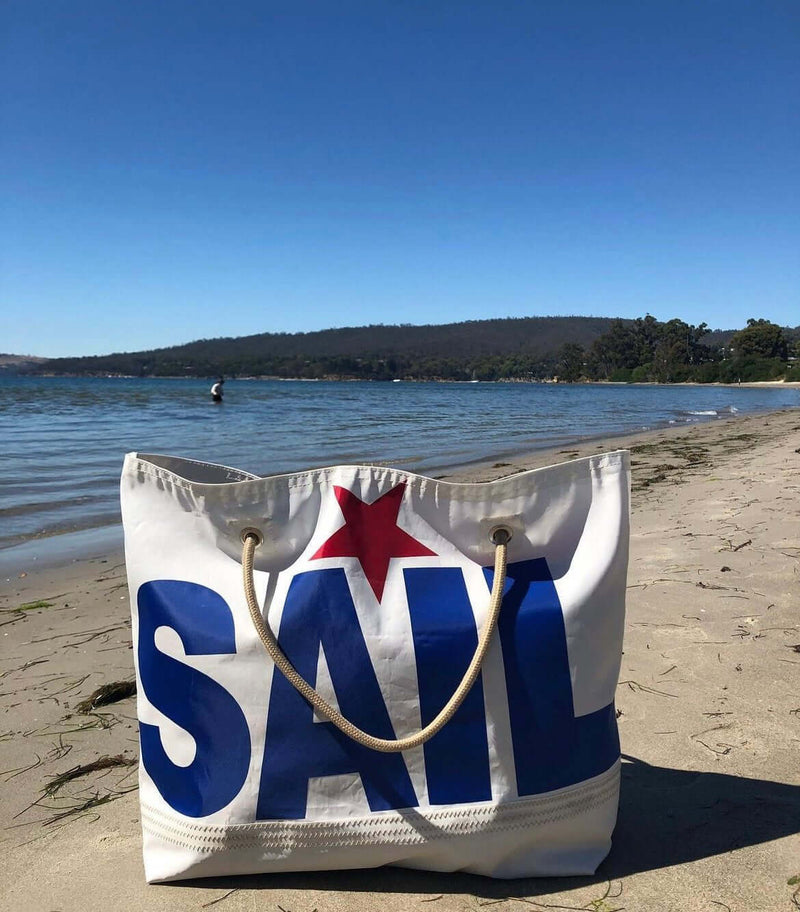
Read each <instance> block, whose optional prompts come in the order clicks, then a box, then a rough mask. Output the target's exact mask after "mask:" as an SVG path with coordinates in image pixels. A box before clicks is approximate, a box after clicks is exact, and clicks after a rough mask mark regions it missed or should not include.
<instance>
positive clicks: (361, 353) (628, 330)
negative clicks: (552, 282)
mask: <svg viewBox="0 0 800 912" xmlns="http://www.w3.org/2000/svg"><path fill="white" fill-rule="evenodd" d="M648 321H649V322H648ZM689 329H690V327H688V325H687V324H685V323H682V322H681V321H679V320H673V321H669V322H668V323H658V321H655V322H653V320H652V317H647V318H646V319H645V320H644V321H643V320H619V319H613V318H610V317H521V318H506V319H502V320H469V321H466V322H463V323H446V324H441V325H427V326H412V325H400V326H385V325H382V324H381V325H376V326H355V327H345V328H342V329H326V330H320V331H318V332H308V333H259V334H257V335H252V336H240V337H238V338H221V339H199V340H197V341H195V342H188V343H186V344H185V345H175V346H172V347H170V348H159V349H154V350H151V351H138V352H118V353H115V354H110V355H99V356H92V357H85V358H53V359H49V360H46V359H34V358H24V359H23V358H19V356H12V355H7V356H0V367H3V365H2V357H5V358H7V359H15V358H17V359H18V360H16V362H15V363H11V362H9V364H8V366H7V367H6V369H7V370H15V371H16V372H18V373H38V374H48V375H58V376H75V375H85V376H108V375H112V376H132V377H210V376H217V375H220V374H224V375H225V376H226V377H281V378H292V377H299V378H308V379H321V378H333V379H364V380H391V379H420V380H422V379H425V380H428V379H445V380H470V379H472V380H475V379H477V380H497V379H499V378H513V379H523V380H524V379H546V378H551V377H553V376H555V375H561V376H564V377H566V376H575V377H580V376H589V377H591V378H593V379H604V378H605V379H608V378H609V376H614V377H616V376H617V375H616V374H615V371H616V370H618V369H623V374H624V372H625V371H627V372H628V373H631V372H632V371H633V369H634V368H635V367H642V371H641V372H640V373H641V378H642V379H652V378H653V376H654V371H655V373H656V374H658V373H659V371H657V370H655V369H654V367H653V364H654V363H655V362H654V358H655V356H656V352H655V346H656V345H657V343H658V342H659V339H660V338H661V336H659V335H658V334H659V333H666V336H665V337H664V338H665V339H666V340H667V341H666V342H665V343H664V344H667V343H668V347H669V348H670V352H669V353H667V354H665V352H666V349H664V348H663V346H662V349H661V350H660V354H659V355H658V358H660V359H661V361H660V362H659V363H661V362H663V361H664V358H667V357H668V360H669V361H670V362H676V363H678V362H681V358H682V357H683V355H681V354H680V352H679V351H678V349H675V345H676V344H678V348H680V344H681V342H683V343H685V342H686V334H687V332H688V330H689ZM736 332H737V330H733V329H729V330H714V331H713V332H710V333H707V334H706V335H705V336H702V346H701V349H698V350H697V351H695V352H693V353H691V354H686V353H685V352H684V354H685V355H686V358H685V359H684V360H685V362H686V363H685V364H684V367H685V368H686V370H684V371H683V374H685V377H684V379H688V378H690V377H693V376H695V374H696V373H697V371H696V370H695V368H697V366H698V365H699V364H700V363H701V362H706V361H712V362H713V361H719V360H722V359H723V352H722V349H723V348H724V347H727V346H728V345H729V344H730V341H731V339H732V338H733V336H734V334H735V333H736ZM654 333H655V334H656V335H653V334H654ZM675 333H677V336H675V338H672V336H673V335H675ZM785 334H786V337H787V339H788V340H789V341H790V342H791V343H794V342H795V341H796V340H797V338H798V337H799V336H800V328H798V327H796V328H794V329H789V328H787V329H786V330H785ZM651 337H652V338H651ZM598 340H600V341H598ZM637 340H638V341H637ZM595 342H597V345H594V343H595ZM642 345H644V349H643V348H642ZM598 346H600V348H601V349H602V352H603V353H602V356H598V352H597V349H598ZM609 346H610V347H609ZM684 347H685V346H684ZM673 349H674V350H673ZM566 352H569V353H570V355H569V357H570V358H571V368H567V366H566V361H565V358H567V354H566ZM703 353H705V354H703ZM676 359H677V361H676ZM681 363H682V362H681ZM662 367H663V365H662ZM776 369H777V368H776ZM709 371H710V373H709ZM715 371H716V368H714V369H707V371H706V373H707V374H708V376H707V377H706V380H709V379H711V378H712V377H713V378H716V376H717V375H718V371H716V373H715ZM661 372H662V373H663V371H661ZM623 374H620V375H619V376H620V378H622V377H623ZM683 374H681V376H683ZM670 375H671V374H670ZM624 376H625V378H626V379H629V378H628V377H627V374H624ZM637 376H638V374H637ZM703 376H705V374H704V375H703Z"/></svg>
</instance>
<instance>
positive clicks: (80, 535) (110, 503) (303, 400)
mask: <svg viewBox="0 0 800 912" xmlns="http://www.w3.org/2000/svg"><path fill="white" fill-rule="evenodd" d="M209 387H210V381H204V380H149V379H148V380H140V379H127V378H107V379H94V378H79V379H62V378H25V377H7V376H0V572H3V573H4V574H5V575H6V576H8V575H9V574H11V573H14V572H15V571H20V572H21V571H24V569H25V567H26V566H27V565H28V564H30V563H31V562H33V561H49V562H53V561H57V560H59V559H64V560H65V559H70V558H73V557H77V556H83V555H85V554H88V553H92V552H94V553H103V552H105V551H108V550H109V549H110V548H113V547H117V546H118V545H119V544H120V543H121V534H120V530H119V508H118V479H119V472H120V468H121V465H122V458H123V455H124V454H125V453H126V452H129V451H132V450H138V451H140V452H151V453H169V454H173V455H180V456H187V457H190V458H194V459H203V460H207V461H210V462H219V463H223V464H226V465H230V466H234V467H236V468H240V469H246V470H247V471H250V472H254V473H257V474H261V475H267V474H273V473H279V472H289V471H293V470H299V469H305V468H309V467H312V466H320V465H333V464H337V463H352V462H359V463H363V462H370V463H373V462H377V463H384V464H388V465H395V466H398V467H402V468H407V469H409V470H411V471H416V472H422V473H425V474H437V473H441V472H442V471H443V470H444V469H446V468H447V467H448V466H454V465H462V464H465V463H468V462H473V461H478V460H481V459H488V458H492V457H503V456H509V455H513V454H514V453H519V452H521V451H529V450H533V449H537V448H540V447H550V446H558V445H564V444H568V443H571V442H574V441H577V440H579V439H583V438H586V437H597V436H601V435H602V436H608V435H613V434H623V433H626V432H630V431H638V430H641V429H645V428H656V427H661V426H666V425H669V424H676V423H678V424H680V423H687V422H694V421H717V420H720V419H722V418H724V417H729V416H731V415H734V414H745V413H749V412H757V411H767V410H772V409H779V408H786V407H798V406H800V390H796V389H774V388H759V389H749V388H738V387H736V388H731V387H685V386H649V385H648V386H624V385H623V386H616V385H613V386H610V385H575V386H570V385H553V384H527V383H406V382H402V383H368V382H338V383H337V382H304V381H271V380H270V381H268V380H238V381H233V380H231V381H228V382H227V383H226V385H225V401H224V402H223V403H222V404H221V405H214V404H213V403H212V402H211V400H210V396H209V393H208V390H209Z"/></svg>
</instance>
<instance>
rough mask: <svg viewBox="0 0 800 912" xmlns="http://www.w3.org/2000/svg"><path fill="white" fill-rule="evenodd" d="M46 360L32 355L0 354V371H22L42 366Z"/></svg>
mask: <svg viewBox="0 0 800 912" xmlns="http://www.w3.org/2000/svg"><path fill="white" fill-rule="evenodd" d="M47 360H48V359H47V358H37V357H35V356H34V355H9V354H5V353H3V352H0V370H7V371H14V372H16V371H24V370H26V369H27V368H30V367H37V366H39V365H41V364H44V363H45V362H46V361H47Z"/></svg>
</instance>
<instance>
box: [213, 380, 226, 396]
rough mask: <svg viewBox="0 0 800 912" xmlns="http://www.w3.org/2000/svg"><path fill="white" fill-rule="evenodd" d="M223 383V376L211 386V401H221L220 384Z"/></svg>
mask: <svg viewBox="0 0 800 912" xmlns="http://www.w3.org/2000/svg"><path fill="white" fill-rule="evenodd" d="M223 383H225V378H224V377H220V378H219V380H217V382H216V383H215V384H214V385H213V386H212V387H211V401H212V402H222V384H223Z"/></svg>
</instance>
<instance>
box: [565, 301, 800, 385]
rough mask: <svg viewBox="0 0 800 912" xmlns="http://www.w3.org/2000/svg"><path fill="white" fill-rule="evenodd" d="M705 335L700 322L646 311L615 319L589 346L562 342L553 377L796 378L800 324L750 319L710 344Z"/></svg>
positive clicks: (628, 379)
mask: <svg viewBox="0 0 800 912" xmlns="http://www.w3.org/2000/svg"><path fill="white" fill-rule="evenodd" d="M710 335H711V333H710V330H709V328H708V326H706V324H705V323H701V324H700V325H699V326H693V325H692V324H690V323H684V322H683V320H669V321H667V322H663V323H662V322H659V321H658V320H656V319H655V318H654V317H652V316H650V315H647V316H646V317H644V318H639V319H636V320H633V321H629V322H625V321H623V320H615V321H614V323H613V325H612V326H611V328H610V329H609V330H608V332H606V333H603V334H602V335H601V336H599V337H598V338H597V339H596V340H595V341H594V342H593V343H592V344H591V345H590V346H589V347H588V348H587V347H584V346H582V345H580V344H578V343H574V342H568V343H566V344H565V345H563V346H562V348H561V350H560V352H559V363H558V377H559V379H560V380H564V381H566V382H575V381H578V380H582V379H585V380H611V381H616V382H634V383H636V382H642V383H646V382H655V383H687V382H694V383H737V382H739V381H753V380H776V379H779V378H784V379H787V380H800V366H798V363H797V357H798V354H800V351H799V346H800V327H796V328H795V329H793V330H792V329H784V328H783V327H781V326H778V325H777V324H775V323H772V322H770V321H769V320H763V319H750V320H748V321H747V326H746V327H745V328H744V329H742V330H739V331H738V332H735V333H733V334H731V335H730V337H729V339H727V340H726V341H725V342H722V343H720V341H719V340H718V344H717V345H712V344H709V336H710Z"/></svg>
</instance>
